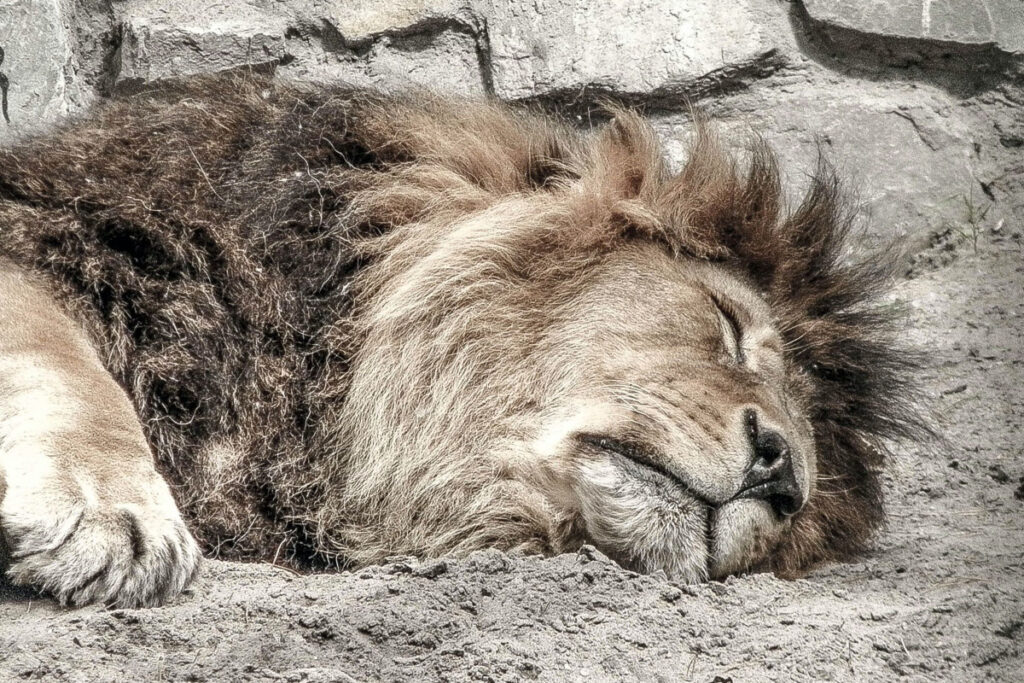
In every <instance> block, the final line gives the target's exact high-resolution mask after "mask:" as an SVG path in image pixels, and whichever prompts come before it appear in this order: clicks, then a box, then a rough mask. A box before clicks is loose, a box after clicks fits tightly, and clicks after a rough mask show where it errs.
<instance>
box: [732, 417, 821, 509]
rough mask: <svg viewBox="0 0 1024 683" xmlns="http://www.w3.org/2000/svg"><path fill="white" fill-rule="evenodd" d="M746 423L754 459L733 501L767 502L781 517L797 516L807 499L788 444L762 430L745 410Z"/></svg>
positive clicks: (784, 440)
mask: <svg viewBox="0 0 1024 683" xmlns="http://www.w3.org/2000/svg"><path fill="white" fill-rule="evenodd" d="M745 421H746V430H747V437H748V438H749V440H750V445H751V449H752V450H753V453H754V456H753V459H752V460H751V462H750V465H749V466H748V467H747V471H746V472H745V473H744V476H743V484H742V485H741V486H740V491H739V493H737V494H736V496H735V497H736V498H759V499H761V500H764V501H767V502H768V503H769V504H770V505H771V506H772V508H773V509H774V510H775V513H776V514H777V515H779V516H782V517H788V516H790V515H793V514H796V513H797V512H798V511H799V510H800V508H802V507H803V506H804V503H805V502H806V499H805V497H804V493H803V491H801V490H800V485H799V484H798V483H797V480H796V472H794V470H793V454H792V451H791V449H790V447H789V443H788V442H787V441H786V439H785V438H784V437H783V436H782V434H780V433H779V432H777V431H775V430H772V429H762V428H761V426H760V425H759V423H758V418H757V413H756V412H755V411H753V410H748V411H747V412H746V415H745Z"/></svg>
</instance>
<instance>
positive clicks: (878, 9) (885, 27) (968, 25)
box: [804, 0, 1024, 54]
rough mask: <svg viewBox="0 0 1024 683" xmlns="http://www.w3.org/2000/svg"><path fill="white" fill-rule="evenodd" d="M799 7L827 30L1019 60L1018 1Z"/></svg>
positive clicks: (828, 2) (813, 0)
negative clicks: (972, 48) (990, 49)
mask: <svg viewBox="0 0 1024 683" xmlns="http://www.w3.org/2000/svg"><path fill="white" fill-rule="evenodd" d="M804 5H806V7H807V12H808V13H809V14H810V15H811V16H812V17H813V18H814V19H815V20H817V21H820V22H823V23H825V24H828V25H830V26H836V27H840V28H845V29H851V30H854V31H860V32H862V33H874V34H878V35H881V36H889V37H895V38H920V39H923V40H927V41H935V42H941V43H953V44H961V45H993V46H995V47H996V48H997V49H999V50H1002V51H1005V52H1010V53H1016V54H1024V5H1022V4H1021V3H1020V2H1019V1H1018V0H887V1H886V2H870V3H866V2H858V1H857V0H845V1H844V0H840V1H839V2H837V1H836V0H804Z"/></svg>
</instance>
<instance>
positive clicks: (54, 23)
mask: <svg viewBox="0 0 1024 683" xmlns="http://www.w3.org/2000/svg"><path fill="white" fill-rule="evenodd" d="M93 5H94V3H90V2H82V3H79V4H77V5H71V4H70V3H65V2H61V1H60V0H5V1H3V2H0V48H3V50H4V60H3V63H2V64H0V72H2V73H3V74H4V75H5V76H6V78H7V82H8V103H7V110H8V115H9V118H10V123H8V122H6V121H4V120H3V117H2V116H0V141H10V140H16V139H18V138H20V137H23V136H25V135H28V134H31V133H33V132H36V131H39V130H42V129H44V128H45V127H47V126H49V125H52V124H53V123H55V122H58V121H61V120H63V119H65V118H67V117H68V116H70V115H73V114H75V113H77V112H79V111H81V110H82V109H83V108H85V107H86V106H88V105H89V104H90V103H91V102H92V101H93V100H94V99H95V89H93V88H91V87H90V86H89V85H87V83H86V80H87V77H88V76H90V75H91V73H90V69H89V68H88V66H89V64H87V62H88V61H89V60H88V59H87V58H85V59H83V55H82V54H81V50H80V46H79V43H78V35H77V34H76V32H75V31H74V30H73V28H74V27H75V26H76V20H78V19H81V20H82V21H83V22H85V21H89V22H91V21H92V19H93V15H92V11H93V10H95V9H96V8H95V7H94V6H93ZM100 14H102V12H100ZM87 15H88V16H87ZM96 51H97V48H96V46H94V53H95V52H96Z"/></svg>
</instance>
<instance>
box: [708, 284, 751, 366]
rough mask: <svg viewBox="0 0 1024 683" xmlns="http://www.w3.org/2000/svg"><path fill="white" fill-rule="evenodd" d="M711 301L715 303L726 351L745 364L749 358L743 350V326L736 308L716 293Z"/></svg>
mask: <svg viewBox="0 0 1024 683" xmlns="http://www.w3.org/2000/svg"><path fill="white" fill-rule="evenodd" d="M711 301H712V303H714V305H715V312H716V313H717V315H718V322H719V326H720V327H721V330H722V341H723V342H724V343H725V348H726V351H728V352H729V356H730V357H731V358H732V359H733V360H734V361H736V362H737V363H739V364H740V365H743V364H744V363H746V360H747V357H746V353H745V352H744V350H743V327H742V325H740V321H739V319H738V318H737V316H736V311H735V308H734V307H733V306H732V305H731V304H730V303H729V302H727V301H725V300H724V299H722V298H720V297H717V296H714V295H712V296H711Z"/></svg>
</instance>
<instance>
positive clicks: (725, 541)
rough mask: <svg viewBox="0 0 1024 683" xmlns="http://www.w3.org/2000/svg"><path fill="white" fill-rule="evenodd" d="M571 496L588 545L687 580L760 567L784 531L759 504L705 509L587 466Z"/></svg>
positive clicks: (611, 470) (636, 566) (631, 564)
mask: <svg viewBox="0 0 1024 683" xmlns="http://www.w3.org/2000/svg"><path fill="white" fill-rule="evenodd" d="M577 494H578V500H579V504H580V512H581V516H582V518H583V523H584V527H585V530H586V535H587V537H588V541H589V542H591V543H593V544H594V545H595V546H596V547H598V548H599V549H600V550H601V551H602V552H604V553H606V554H607V555H608V556H610V557H612V558H613V559H615V560H616V561H617V562H619V564H621V565H623V566H625V567H627V568H629V569H633V570H636V571H639V572H643V573H653V572H657V571H659V570H660V571H663V572H664V573H665V574H666V575H667V576H668V578H670V579H672V580H675V581H684V582H687V583H696V582H700V581H707V580H708V579H719V578H724V577H725V576H728V575H730V574H736V573H740V572H744V571H748V570H750V569H751V568H752V567H755V566H759V565H761V564H763V562H764V558H765V557H766V556H767V555H768V553H770V552H771V550H772V549H774V548H775V547H776V546H777V545H778V543H779V541H780V538H781V535H782V534H783V533H784V531H785V529H786V527H787V525H786V524H785V523H780V522H779V521H778V519H777V518H776V515H775V513H774V512H773V511H772V509H771V506H770V505H769V504H768V503H766V502H764V501H759V500H751V499H740V500H734V501H731V502H729V503H726V504H724V505H722V506H720V507H717V508H710V507H708V506H707V505H705V504H703V503H701V502H699V501H698V500H696V499H694V498H687V497H685V496H682V495H680V494H679V493H678V492H676V491H673V492H672V493H671V495H666V494H665V491H664V490H663V489H660V488H658V487H652V486H650V485H649V482H645V481H642V480H637V479H634V478H632V477H629V476H628V475H626V476H624V473H623V471H622V470H621V468H618V467H614V466H611V467H607V466H604V465H603V464H592V465H591V466H590V467H588V468H586V471H585V476H584V477H583V479H582V481H581V483H580V484H578V486H577Z"/></svg>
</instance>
